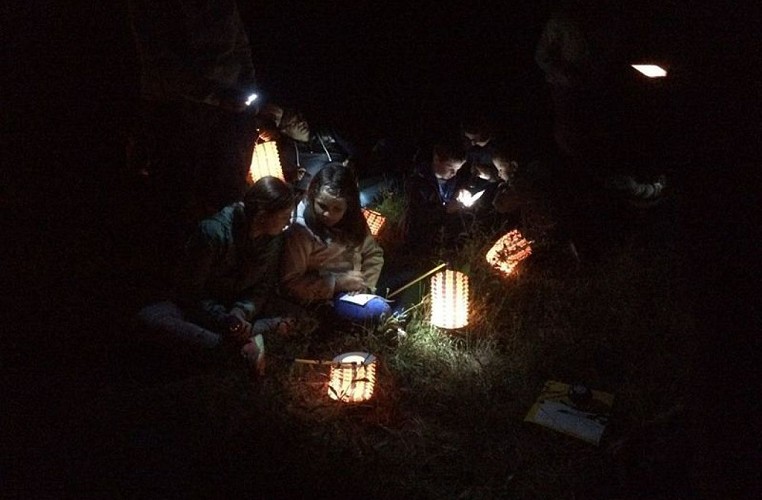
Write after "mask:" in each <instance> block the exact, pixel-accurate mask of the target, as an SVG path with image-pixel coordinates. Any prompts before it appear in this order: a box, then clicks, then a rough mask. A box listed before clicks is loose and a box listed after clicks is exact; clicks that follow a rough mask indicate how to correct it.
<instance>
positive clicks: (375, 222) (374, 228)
mask: <svg viewBox="0 0 762 500" xmlns="http://www.w3.org/2000/svg"><path fill="white" fill-rule="evenodd" d="M362 214H363V215H364V216H365V220H366V221H368V227H369V228H370V234H372V235H373V236H378V233H379V232H381V228H382V227H384V224H385V223H386V217H384V216H383V215H381V214H380V213H378V212H375V211H373V210H369V209H367V208H363V209H362Z"/></svg>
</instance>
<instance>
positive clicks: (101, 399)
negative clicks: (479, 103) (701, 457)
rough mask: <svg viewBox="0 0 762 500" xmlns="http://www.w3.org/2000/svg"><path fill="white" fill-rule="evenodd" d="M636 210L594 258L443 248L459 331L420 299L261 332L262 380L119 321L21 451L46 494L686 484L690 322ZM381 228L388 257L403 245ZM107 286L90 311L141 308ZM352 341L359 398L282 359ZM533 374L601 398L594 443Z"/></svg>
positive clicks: (671, 258)
mask: <svg viewBox="0 0 762 500" xmlns="http://www.w3.org/2000/svg"><path fill="white" fill-rule="evenodd" d="M382 208H383V207H382ZM392 215H393V214H392ZM638 217H640V219H639V222H638V224H636V225H634V226H633V227H631V228H630V229H629V230H628V231H627V232H626V233H623V234H622V235H621V237H620V238H617V240H616V242H612V243H610V244H609V245H607V246H606V248H605V249H604V251H603V252H602V253H601V257H600V258H599V259H598V260H595V261H584V260H583V261H582V262H579V263H578V262H576V261H575V259H574V258H573V256H572V255H571V254H570V253H569V252H568V250H567V249H566V248H565V247H564V246H563V245H560V246H552V247H548V248H547V249H545V251H538V252H535V254H534V255H533V256H532V257H531V258H530V259H528V260H527V261H524V262H523V263H522V265H521V266H520V267H519V268H518V269H517V270H516V272H515V273H514V274H513V275H511V276H509V277H507V278H506V277H501V276H499V275H498V274H496V273H495V272H494V271H493V270H492V269H490V268H489V267H488V266H487V264H486V262H485V261H484V258H483V255H484V251H485V249H486V247H487V246H489V245H490V244H491V241H489V240H483V241H482V240H479V239H478V238H477V239H475V240H473V241H472V242H471V243H470V244H469V245H467V248H464V249H463V250H462V251H461V252H459V253H458V254H457V256H456V257H455V258H454V259H453V262H452V264H453V265H454V266H455V267H457V268H460V269H462V270H466V271H467V272H468V275H469V277H470V284H471V307H470V323H469V325H468V326H467V327H465V328H462V329H460V330H458V331H443V330H439V329H436V328H434V327H431V326H430V325H429V323H428V318H429V312H430V304H429V299H428V298H426V297H424V299H423V300H422V301H420V302H417V303H414V304H411V305H410V307H409V308H408V311H407V314H406V317H405V318H404V320H403V321H395V320H390V321H389V322H387V323H386V324H384V325H381V326H380V327H377V328H354V329H341V328H337V327H336V325H326V324H324V325H320V326H319V327H317V328H315V325H312V327H310V328H306V327H305V328H303V329H302V331H300V332H298V333H297V334H296V335H295V336H293V337H291V338H287V339H285V338H276V337H271V338H269V339H267V352H268V367H267V374H266V376H265V377H259V378H257V377H252V376H251V374H250V373H249V371H248V370H247V369H246V367H245V366H244V365H243V363H242V361H241V360H240V359H239V358H237V357H231V358H219V357H216V358H211V357H209V356H208V355H204V354H199V353H194V352H191V351H173V352H164V351H161V350H160V349H157V348H154V347H152V346H150V345H146V344H142V343H140V342H137V341H136V340H135V339H136V338H137V330H138V329H139V327H138V326H137V325H135V324H134V323H132V322H129V321H125V322H122V323H121V324H119V325H113V326H114V328H113V331H112V332H111V333H112V334H113V335H114V337H113V340H114V341H113V342H110V343H107V344H106V345H105V346H101V347H93V348H94V349H103V350H104V352H102V353H101V354H100V355H103V356H104V359H105V361H104V362H102V363H101V364H100V365H96V366H92V365H89V368H88V370H89V371H88V373H85V374H80V379H79V380H83V379H87V380H88V385H89V387H88V390H87V391H86V392H85V393H83V394H80V395H79V396H78V397H77V398H76V399H75V400H67V401H66V402H65V403H63V402H62V403H61V405H62V408H65V411H62V412H61V413H60V414H59V417H58V418H57V419H56V420H54V421H50V420H46V421H43V422H40V423H39V425H40V428H41V429H42V430H41V431H40V433H39V435H38V436H37V437H36V438H30V439H31V441H29V442H27V443H26V444H27V446H25V447H23V449H24V452H23V453H22V456H25V457H26V459H27V461H28V463H32V462H34V463H35V464H37V465H36V467H38V470H39V471H43V472H44V474H40V477H45V478H46V479H45V480H44V481H40V482H38V483H37V484H36V487H37V488H38V489H40V490H41V491H51V490H53V491H61V492H64V491H66V492H72V493H73V492H79V493H82V492H94V493H96V494H98V493H102V494H106V493H109V494H110V493H114V492H118V493H121V494H123V495H125V496H128V497H131V496H140V497H144V496H148V497H174V496H177V495H183V496H187V495H194V494H203V495H206V496H213V495H214V496H218V495H220V494H245V495H246V496H253V497H262V498H282V497H301V498H314V497H322V496H328V495H332V496H333V495H338V494H352V495H353V496H359V495H360V494H364V495H366V496H370V497H372V498H411V497H412V498H505V497H515V498H595V497H608V498H635V497H642V496H644V495H646V496H649V497H659V496H661V497H674V496H680V495H682V494H685V493H686V492H687V491H689V489H690V487H689V486H688V485H687V481H688V474H689V473H688V471H687V469H686V465H685V464H686V463H687V462H688V458H689V456H690V454H691V453H692V450H691V446H690V440H689V439H688V438H687V436H686V433H685V411H684V407H685V400H686V398H687V397H688V395H689V394H690V393H691V387H690V385H691V377H690V373H691V364H692V362H693V360H694V350H695V348H696V342H697V339H696V329H695V325H694V321H693V319H692V317H691V314H690V313H689V305H688V302H687V299H686V297H685V292H686V285H685V284H684V283H683V282H682V278H681V276H683V273H682V272H681V265H682V263H681V259H680V256H679V253H678V252H677V251H676V245H675V244H676V242H675V239H676V234H675V232H674V225H675V220H674V217H675V214H674V210H673V208H672V207H671V206H669V204H667V205H666V206H663V207H660V208H659V209H658V210H657V211H656V212H655V213H650V214H648V215H646V216H643V214H640V215H638ZM392 224H393V222H392ZM391 234H392V235H393V231H392V233H391ZM387 238H389V237H387ZM393 238H394V236H392V237H391V239H388V240H387V241H385V244H386V246H387V247H388V249H387V259H388V260H390V259H401V261H404V259H415V258H416V257H415V256H410V255H405V254H403V253H402V250H401V249H400V248H399V247H398V246H396V245H395V243H394V241H393ZM451 257H452V256H451ZM433 260H436V258H433ZM428 264H429V262H426V265H428ZM92 265H93V266H96V267H97V266H99V265H100V264H99V263H98V261H97V258H96V259H95V262H94V263H93V264H92ZM121 283H122V286H123V289H122V292H123V294H117V295H114V296H110V297H108V298H106V299H104V298H103V297H100V300H105V301H106V302H107V303H108V304H107V307H106V309H105V310H106V311H109V313H105V312H104V314H108V315H109V316H110V314H111V313H113V311H114V310H121V311H123V313H124V314H125V315H128V314H129V311H130V310H132V308H134V307H135V306H136V305H137V302H138V298H137V297H139V295H140V292H139V283H140V280H139V279H137V278H136V279H135V281H133V282H131V281H130V280H129V279H122V280H121ZM116 302H118V304H117V303H116ZM93 321H94V323H98V318H95V319H94V320H93ZM349 351H364V352H370V353H373V354H374V355H375V356H376V357H377V359H378V372H377V384H376V389H375V392H374V396H373V398H372V399H371V400H370V401H367V402H365V403H361V404H356V405H346V404H343V403H340V402H337V401H334V400H332V399H330V398H328V397H327V382H328V371H329V367H327V366H321V365H310V364H301V363H294V362H293V361H292V359H293V358H308V359H331V358H332V357H333V356H335V355H336V354H338V353H342V352H349ZM70 378H71V377H70ZM547 380H559V381H563V382H571V383H576V382H579V383H583V384H585V385H587V386H589V387H591V388H593V389H598V390H604V391H607V392H610V393H613V394H614V396H615V403H614V407H613V415H612V418H611V421H610V423H609V425H608V428H607V430H606V433H605V435H604V438H603V440H602V442H601V444H600V446H597V447H596V446H593V445H590V444H587V443H585V442H583V441H581V440H578V439H575V438H573V437H569V436H566V435H563V434H560V433H557V432H554V431H552V430H549V429H546V428H544V427H540V426H537V425H535V424H532V423H527V422H524V421H523V420H524V417H525V415H526V413H527V411H528V410H529V408H530V406H531V405H532V403H533V402H534V400H535V399H536V398H537V396H538V394H539V391H540V390H541V388H542V387H543V384H544V383H545V382H546V381H547ZM63 390H64V391H65V389H63ZM51 391H52V392H55V389H51ZM68 391H72V389H71V388H69V389H68ZM59 396H60V395H59ZM51 400H57V398H56V395H55V394H54V395H52V396H51ZM39 415H40V418H42V414H41V413H40V414H39ZM30 443H32V444H30ZM48 445H50V446H48ZM43 449H50V450H53V451H51V452H48V451H46V452H42V451H40V450H43ZM38 453H39V455H38ZM26 474H27V475H29V474H32V472H31V471H29V470H27V471H26ZM17 479H18V478H17Z"/></svg>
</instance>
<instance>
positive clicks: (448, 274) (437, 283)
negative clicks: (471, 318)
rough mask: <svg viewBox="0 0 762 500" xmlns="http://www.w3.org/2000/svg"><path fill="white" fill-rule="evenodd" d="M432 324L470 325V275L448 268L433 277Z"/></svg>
mask: <svg viewBox="0 0 762 500" xmlns="http://www.w3.org/2000/svg"><path fill="white" fill-rule="evenodd" d="M431 324H432V325H434V326H438V327H439V328H448V329H452V328H462V327H464V326H466V325H468V276H466V275H465V274H463V273H461V272H459V271H452V270H450V269H446V270H444V271H442V272H440V273H437V274H435V275H434V276H432V277H431Z"/></svg>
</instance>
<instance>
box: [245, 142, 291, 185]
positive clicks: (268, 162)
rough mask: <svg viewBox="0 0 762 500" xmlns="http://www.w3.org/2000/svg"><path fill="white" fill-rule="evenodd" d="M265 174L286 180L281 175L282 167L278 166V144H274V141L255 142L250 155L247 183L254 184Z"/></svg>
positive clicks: (265, 175)
mask: <svg viewBox="0 0 762 500" xmlns="http://www.w3.org/2000/svg"><path fill="white" fill-rule="evenodd" d="M267 176H272V177H277V178H278V179H280V180H282V181H283V180H286V179H285V177H284V176H283V169H282V168H281V166H280V157H279V156H278V146H277V145H276V144H275V141H270V142H262V143H259V144H257V145H256V146H254V152H253V153H252V155H251V166H250V167H249V179H248V180H249V183H250V184H254V183H255V182H257V181H258V180H259V179H261V178H262V177H267Z"/></svg>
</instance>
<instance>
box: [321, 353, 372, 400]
mask: <svg viewBox="0 0 762 500" xmlns="http://www.w3.org/2000/svg"><path fill="white" fill-rule="evenodd" d="M333 363H334V364H333V365H332V366H331V380H330V382H329V383H328V396H330V397H331V399H335V400H338V401H343V402H345V403H360V402H362V401H367V400H368V399H370V398H371V396H373V388H374V387H375V385H376V357H375V356H374V355H372V354H369V353H367V352H347V353H344V354H340V355H338V356H336V357H335V358H333Z"/></svg>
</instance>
